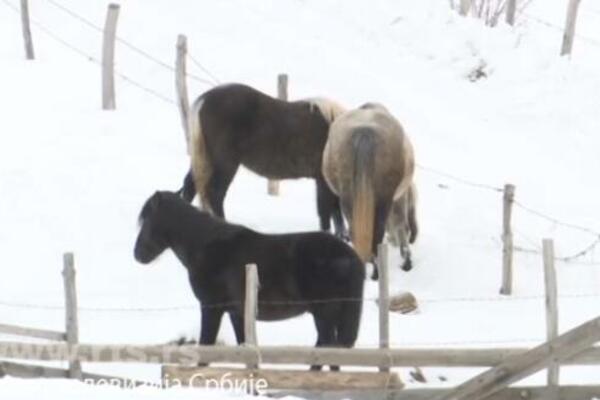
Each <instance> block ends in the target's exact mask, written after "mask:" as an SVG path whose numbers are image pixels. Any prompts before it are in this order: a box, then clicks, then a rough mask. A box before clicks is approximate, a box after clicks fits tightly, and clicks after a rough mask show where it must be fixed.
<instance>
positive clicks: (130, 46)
mask: <svg viewBox="0 0 600 400" xmlns="http://www.w3.org/2000/svg"><path fill="white" fill-rule="evenodd" d="M46 1H47V2H48V3H49V4H51V5H53V6H54V7H56V8H58V9H59V10H61V11H63V12H64V13H66V14H67V15H69V16H71V17H73V18H75V19H76V20H78V21H80V22H81V23H83V24H85V25H86V26H88V27H90V28H91V29H93V30H95V31H97V32H99V33H104V29H102V27H100V26H98V25H96V24H94V23H93V22H92V21H90V20H89V19H87V18H85V17H84V16H82V15H81V14H78V13H76V12H75V11H73V10H71V9H69V8H67V7H66V6H64V5H62V4H60V3H58V2H57V1H56V0H46ZM115 40H116V41H117V42H118V43H120V44H121V45H123V46H124V47H126V48H128V49H129V50H131V51H133V52H134V53H137V54H138V55H140V56H142V57H144V58H146V59H147V60H149V61H151V62H153V63H154V64H156V65H159V66H161V67H163V68H165V69H167V70H169V71H171V72H175V67H174V66H172V65H170V64H169V63H166V62H164V61H162V60H160V59H158V58H156V57H154V56H153V55H152V54H150V53H149V52H147V51H145V50H143V49H141V48H139V47H138V46H136V45H134V44H133V43H131V42H130V41H128V40H125V39H123V38H122V37H120V36H118V35H117V36H116V37H115ZM190 59H191V57H190ZM193 62H194V63H196V64H197V65H199V66H200V67H201V68H202V71H203V72H204V73H205V74H207V75H208V76H209V77H210V78H211V79H212V80H213V81H214V82H213V81H210V80H208V79H204V78H202V77H199V76H197V75H194V74H191V73H188V72H186V75H187V77H188V78H190V79H192V80H195V81H197V82H200V83H203V84H205V85H208V86H214V85H215V82H218V80H217V79H216V78H215V77H214V75H213V74H212V73H210V71H208V69H207V68H206V67H204V66H202V65H201V64H200V63H199V62H198V61H196V60H195V59H194V60H193Z"/></svg>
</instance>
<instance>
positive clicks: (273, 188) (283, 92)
mask: <svg viewBox="0 0 600 400" xmlns="http://www.w3.org/2000/svg"><path fill="white" fill-rule="evenodd" d="M277 98H278V99H279V100H283V101H287V100H288V76H287V74H279V75H277ZM267 193H269V194H270V195H271V196H278V195H279V181H278V180H275V179H269V182H268V186H267Z"/></svg>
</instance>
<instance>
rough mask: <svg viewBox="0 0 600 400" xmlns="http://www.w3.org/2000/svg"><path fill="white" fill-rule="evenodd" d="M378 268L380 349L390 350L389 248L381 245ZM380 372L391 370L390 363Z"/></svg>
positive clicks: (380, 368)
mask: <svg viewBox="0 0 600 400" xmlns="http://www.w3.org/2000/svg"><path fill="white" fill-rule="evenodd" d="M377 258H378V259H377V268H378V269H379V348H380V349H384V350H387V349H389V348H390V284H389V268H388V247H387V245H386V244H385V243H380V244H379V246H378V248H377ZM379 370H380V371H381V372H386V371H389V370H390V366H389V362H387V363H383V364H382V365H381V366H380V367H379Z"/></svg>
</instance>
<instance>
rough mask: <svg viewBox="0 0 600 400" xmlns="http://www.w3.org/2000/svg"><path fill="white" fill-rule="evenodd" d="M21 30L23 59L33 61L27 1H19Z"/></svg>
mask: <svg viewBox="0 0 600 400" xmlns="http://www.w3.org/2000/svg"><path fill="white" fill-rule="evenodd" d="M21 28H22V30H23V42H24V44H25V57H26V58H27V59H28V60H33V59H34V58H35V54H34V52H33V39H32V38H31V26H30V24H29V1H28V0H21Z"/></svg>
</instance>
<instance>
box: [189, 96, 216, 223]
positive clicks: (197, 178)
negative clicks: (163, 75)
mask: <svg viewBox="0 0 600 400" xmlns="http://www.w3.org/2000/svg"><path fill="white" fill-rule="evenodd" d="M203 104H204V98H203V97H199V98H198V99H197V100H196V101H195V102H194V104H193V105H192V108H191V109H190V114H189V116H188V127H189V134H190V143H189V151H190V157H191V159H192V168H191V172H192V175H193V178H194V179H193V183H194V186H195V187H196V191H197V192H198V196H200V202H201V205H202V208H203V209H204V210H207V211H210V212H212V207H211V204H210V200H209V198H208V194H207V193H206V187H207V184H208V180H209V179H210V176H211V173H212V168H211V164H210V159H209V154H208V151H206V140H205V138H204V134H203V133H202V121H201V120H200V114H201V111H202V105H203ZM186 180H187V176H186ZM185 187H186V185H185V183H184V189H185ZM188 188H189V184H188Z"/></svg>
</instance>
